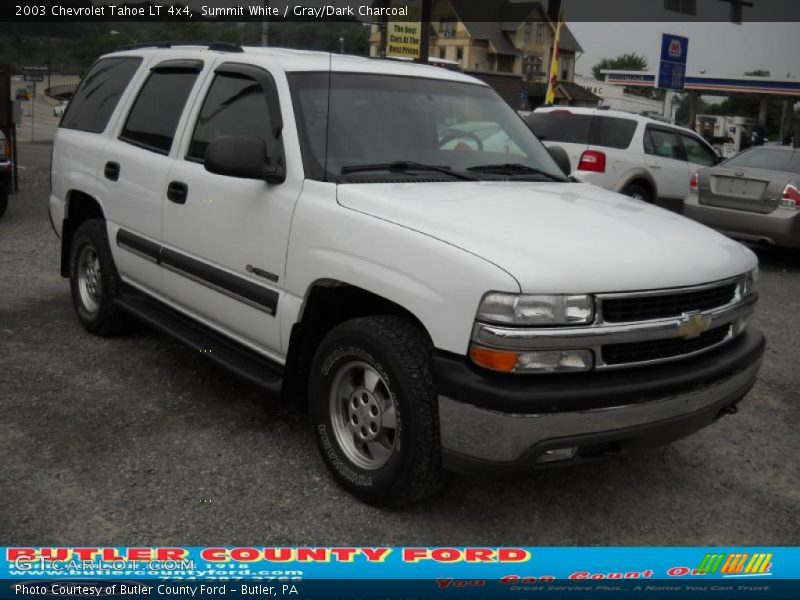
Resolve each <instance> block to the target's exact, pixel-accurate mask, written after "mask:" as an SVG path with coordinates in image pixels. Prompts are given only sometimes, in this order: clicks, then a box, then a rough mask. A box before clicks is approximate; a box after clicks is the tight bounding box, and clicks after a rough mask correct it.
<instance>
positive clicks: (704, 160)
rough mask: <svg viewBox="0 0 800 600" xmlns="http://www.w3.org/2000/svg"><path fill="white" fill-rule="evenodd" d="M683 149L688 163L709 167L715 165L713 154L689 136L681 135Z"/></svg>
mask: <svg viewBox="0 0 800 600" xmlns="http://www.w3.org/2000/svg"><path fill="white" fill-rule="evenodd" d="M681 139H682V140H683V147H684V148H685V149H686V158H687V159H689V162H690V163H694V164H696V165H703V166H706V167H709V166H711V165H714V164H716V163H717V157H716V155H715V154H714V152H713V151H712V150H711V149H710V148H709V147H708V146H706V145H705V144H704V143H703V142H701V141H700V140H698V139H697V138H695V137H692V136H690V135H684V134H681Z"/></svg>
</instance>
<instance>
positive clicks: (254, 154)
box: [205, 135, 286, 183]
mask: <svg viewBox="0 0 800 600" xmlns="http://www.w3.org/2000/svg"><path fill="white" fill-rule="evenodd" d="M205 167H206V171H208V172H210V173H216V174H217V175H227V176H228V177H240V178H242V179H261V180H263V181H266V182H267V183H282V182H283V181H284V180H285V179H286V171H285V169H284V168H283V165H282V164H280V163H279V162H277V161H275V159H274V158H272V157H270V156H269V155H268V153H267V145H266V144H265V143H264V140H257V139H254V138H247V137H235V136H229V135H224V136H220V137H218V138H214V139H213V140H212V141H211V143H210V144H209V145H208V148H206V154H205Z"/></svg>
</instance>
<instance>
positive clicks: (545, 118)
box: [527, 111, 592, 144]
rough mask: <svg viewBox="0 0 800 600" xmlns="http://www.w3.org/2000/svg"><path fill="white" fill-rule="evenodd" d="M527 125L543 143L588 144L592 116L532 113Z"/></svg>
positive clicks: (559, 112) (558, 112)
mask: <svg viewBox="0 0 800 600" xmlns="http://www.w3.org/2000/svg"><path fill="white" fill-rule="evenodd" d="M527 123H528V127H530V128H531V130H532V131H533V133H535V134H536V137H538V138H539V139H540V140H542V141H543V142H564V143H566V144H588V143H589V128H590V126H591V123H592V116H591V115H576V114H573V113H568V112H561V111H554V112H547V113H533V114H532V115H530V116H529V117H528V120H527Z"/></svg>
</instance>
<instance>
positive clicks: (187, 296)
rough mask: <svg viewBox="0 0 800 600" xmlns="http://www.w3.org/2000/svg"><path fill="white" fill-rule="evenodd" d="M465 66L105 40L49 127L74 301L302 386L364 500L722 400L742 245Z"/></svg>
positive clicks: (732, 352) (564, 457)
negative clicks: (566, 170)
mask: <svg viewBox="0 0 800 600" xmlns="http://www.w3.org/2000/svg"><path fill="white" fill-rule="evenodd" d="M563 158H564V156H563V153H561V154H560V153H558V152H557V151H556V150H553V151H552V152H548V150H547V149H545V148H544V146H543V145H542V144H541V143H540V142H539V141H538V140H537V139H536V137H535V136H534V134H533V133H531V131H530V130H529V129H528V127H527V126H526V125H525V123H524V122H523V121H522V119H520V117H519V116H518V115H517V114H516V113H515V112H514V110H513V109H512V108H510V107H509V106H508V105H507V104H505V103H504V102H503V101H502V100H501V99H500V98H499V97H498V96H497V95H496V94H495V93H494V92H493V91H492V90H491V88H489V87H487V86H486V85H484V84H483V83H481V82H480V81H477V80H475V79H473V78H471V77H467V76H465V75H463V74H460V73H456V72H451V71H446V70H443V69H438V68H435V67H427V66H421V65H413V64H404V63H398V62H393V61H384V60H374V59H366V58H358V57H346V56H337V55H334V56H330V55H328V54H322V53H310V52H300V51H291V50H277V49H261V48H252V49H251V48H247V49H241V48H239V47H235V46H227V45H221V44H214V45H211V46H209V47H208V48H206V47H202V48H201V47H188V46H187V47H180V46H174V45H173V46H169V45H162V46H160V47H154V48H131V49H128V50H123V51H119V52H116V53H113V54H109V55H107V56H104V57H102V58H100V59H99V60H98V61H97V62H96V63H95V64H94V66H93V67H92V68H91V69H90V71H89V72H88V74H87V75H86V77H85V78H84V80H83V82H82V83H81V84H80V87H79V89H78V90H77V91H76V93H75V95H74V98H73V100H72V101H71V102H70V104H69V107H68V108H67V111H66V114H65V115H64V118H63V121H62V122H61V126H60V128H59V130H58V134H57V137H56V141H55V149H54V160H53V177H52V182H53V187H52V194H51V196H50V212H51V217H52V221H53V223H54V226H55V228H56V230H57V233H58V234H59V235H60V236H61V239H62V264H61V271H62V274H63V275H64V276H67V277H69V278H70V280H71V291H72V298H73V302H74V304H75V309H76V311H77V314H78V317H79V319H80V320H81V322H82V323H83V325H84V326H85V328H86V329H87V330H89V331H90V332H92V333H95V334H97V335H108V334H110V333H112V332H115V331H118V328H119V326H120V323H121V322H122V321H123V320H124V318H125V317H127V316H130V315H133V316H134V317H137V318H138V319H140V320H143V321H145V322H147V323H149V324H150V325H153V326H155V327H157V328H160V329H162V330H165V331H167V332H169V333H171V334H173V335H175V336H176V337H178V338H179V339H181V340H182V341H184V342H186V343H187V344H189V345H190V346H192V347H194V348H196V349H210V350H211V352H207V353H206V355H207V356H209V357H210V358H212V359H214V360H216V361H217V362H219V363H221V364H223V365H225V366H226V367H229V368H231V369H233V370H234V371H236V372H238V373H239V374H240V375H243V376H244V377H246V378H248V379H249V380H250V381H253V382H255V383H257V384H259V385H261V386H263V387H265V388H268V389H270V390H273V391H275V392H280V394H281V395H282V397H283V398H285V399H286V400H289V401H294V402H298V403H301V404H303V405H307V407H308V410H309V412H310V416H311V420H312V422H313V428H314V431H315V434H316V438H317V441H318V444H319V447H320V451H321V454H322V457H323V459H324V461H325V462H326V463H327V465H328V467H329V468H330V469H331V471H332V472H333V474H334V476H335V477H336V478H337V479H338V481H339V482H340V483H341V484H342V485H343V486H344V487H346V488H347V489H348V490H350V491H351V492H352V493H354V494H355V495H357V496H358V497H359V498H362V499H364V500H366V501H368V502H371V503H374V504H386V503H401V502H408V501H411V500H414V499H418V498H421V497H423V496H425V495H427V494H430V493H431V492H432V491H434V490H435V489H436V487H437V485H438V484H439V482H440V480H441V473H442V469H446V468H451V469H462V470H463V469H468V468H476V467H478V468H480V467H489V468H491V469H494V470H502V469H517V468H523V469H524V468H532V467H535V466H540V465H547V464H554V463H562V464H569V463H572V462H575V461H579V460H584V459H588V458H594V457H597V456H601V455H603V454H607V453H610V452H617V451H621V450H627V449H629V448H634V447H642V446H647V445H652V444H659V443H665V442H667V441H670V440H672V439H675V438H678V437H680V436H683V435H687V434H688V433H691V432H693V431H695V430H697V429H699V428H701V427H703V426H705V425H708V424H709V423H711V422H712V421H714V420H715V419H716V418H717V417H718V416H719V415H721V414H724V413H726V412H732V411H733V409H734V407H735V405H736V404H737V403H738V402H739V401H740V400H741V399H742V397H743V396H744V395H745V394H746V393H747V391H748V390H749V389H750V387H751V386H752V385H753V383H754V381H755V378H756V374H757V372H758V369H759V365H760V361H761V356H762V353H763V348H764V338H763V336H762V334H761V333H760V332H759V331H757V330H756V329H754V328H753V327H748V326H747V324H748V320H749V318H750V316H751V314H752V312H753V307H754V304H755V302H756V291H755V280H756V272H757V271H756V268H757V261H756V258H755V257H754V255H753V254H752V253H751V252H750V251H749V250H748V249H746V248H745V247H744V246H742V245H740V244H738V243H737V242H734V241H731V240H729V239H728V238H725V237H723V236H721V235H719V234H717V233H715V232H713V231H711V230H709V229H707V228H705V227H703V226H701V225H699V224H697V223H693V222H691V221H689V220H687V219H684V218H683V217H681V216H679V215H676V214H673V213H670V212H667V211H664V210H661V209H659V208H656V207H653V206H650V205H648V204H645V203H643V202H639V201H635V200H632V199H630V198H627V197H624V196H622V195H619V194H615V193H612V192H609V191H606V190H602V189H600V188H597V187H593V186H591V185H585V184H581V183H577V182H574V181H571V180H569V179H568V178H567V177H565V176H564V175H563V173H562V172H561V171H560V170H559V167H558V166H557V165H558V164H559V161H561V160H563Z"/></svg>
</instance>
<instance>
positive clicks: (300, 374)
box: [283, 279, 430, 407]
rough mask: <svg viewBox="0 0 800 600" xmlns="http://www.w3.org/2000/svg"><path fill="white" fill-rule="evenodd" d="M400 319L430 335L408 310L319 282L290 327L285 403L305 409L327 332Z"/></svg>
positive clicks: (330, 281) (343, 284)
mask: <svg viewBox="0 0 800 600" xmlns="http://www.w3.org/2000/svg"><path fill="white" fill-rule="evenodd" d="M383 314H389V315H395V316H402V317H405V318H407V319H409V320H411V321H413V322H414V323H415V324H417V325H418V326H419V327H420V328H421V329H422V330H423V331H424V332H425V334H426V335H427V336H428V337H430V332H429V331H428V330H427V328H426V327H425V325H424V324H423V323H422V321H420V319H419V318H417V317H416V315H414V314H413V313H412V312H411V311H410V310H408V309H407V308H405V307H404V306H401V305H400V304H398V303H397V302H395V301H393V300H390V299H388V298H385V297H383V296H381V295H379V294H376V293H374V292H371V291H369V290H366V289H364V288H362V287H359V286H356V285H352V284H350V283H347V282H344V281H340V280H336V279H318V280H316V281H314V282H313V283H312V284H311V285H310V286H309V287H308V290H307V291H306V294H305V297H304V299H303V303H302V305H301V307H300V313H299V314H298V317H297V322H296V323H295V324H294V325H293V326H292V329H291V334H290V338H289V347H288V351H287V355H286V365H285V368H284V385H283V397H284V400H285V401H287V402H289V403H291V404H294V405H295V406H297V407H304V405H305V398H306V391H307V384H308V373H309V369H310V366H311V360H312V359H313V357H314V351H315V350H316V348H317V347H318V346H319V343H320V342H321V341H322V339H323V338H324V337H325V335H327V333H328V332H329V331H330V330H331V329H333V328H334V327H336V326H337V325H339V324H340V323H344V322H345V321H349V320H350V319H355V318H358V317H366V316H371V315H383Z"/></svg>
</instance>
